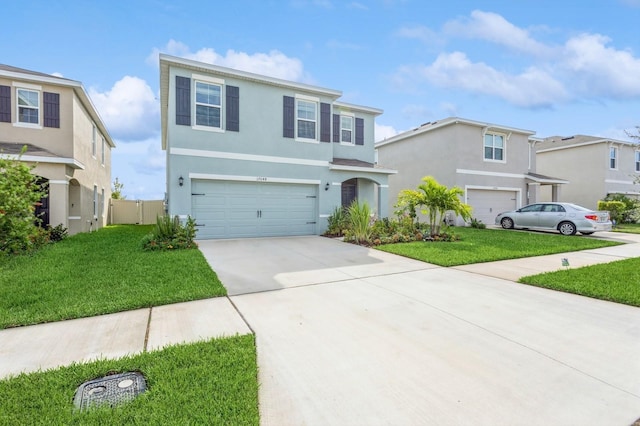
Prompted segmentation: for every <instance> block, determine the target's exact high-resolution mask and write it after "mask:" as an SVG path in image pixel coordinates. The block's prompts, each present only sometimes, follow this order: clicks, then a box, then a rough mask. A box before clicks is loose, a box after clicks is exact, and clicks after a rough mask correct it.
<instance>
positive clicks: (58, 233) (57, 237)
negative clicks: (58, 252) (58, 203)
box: [47, 223, 68, 243]
mask: <svg viewBox="0 0 640 426" xmlns="http://www.w3.org/2000/svg"><path fill="white" fill-rule="evenodd" d="M47 232H48V233H49V241H50V242H52V243H55V242H58V241H62V240H64V239H65V238H67V235H68V230H67V228H65V227H64V226H63V225H62V224H61V223H60V224H58V225H56V226H54V227H51V225H49V227H48V229H47Z"/></svg>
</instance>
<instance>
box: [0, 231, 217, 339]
mask: <svg viewBox="0 0 640 426" xmlns="http://www.w3.org/2000/svg"><path fill="white" fill-rule="evenodd" d="M151 229H152V228H151V227H150V226H140V225H137V226H136V225H119V226H109V227H106V228H102V229H100V230H98V231H96V232H93V233H84V234H78V235H74V236H72V237H69V238H67V239H65V240H63V241H60V242H58V243H55V244H51V245H48V246H46V247H44V248H43V249H42V250H40V251H38V252H36V253H35V254H33V255H31V256H18V257H11V258H10V257H2V258H0V329H2V328H7V327H14V326H20V325H29V324H37V323H42V322H50V321H58V320H65V319H72V318H81V317H88V316H93V315H100V314H106V313H113V312H120V311H125V310H131V309H137V308H143V307H149V306H158V305H164V304H169V303H176V302H185V301H190V300H197V299H204V298H208V297H215V296H222V295H225V294H226V289H225V288H224V286H223V285H222V284H221V283H220V280H219V279H218V277H217V276H216V274H215V272H213V271H212V270H211V268H210V266H209V264H208V263H207V261H206V260H205V258H204V256H203V255H202V253H201V252H200V251H199V250H177V251H154V252H148V251H143V250H142V248H141V243H140V241H141V239H142V237H143V236H144V235H145V234H147V233H149V232H150V231H151Z"/></svg>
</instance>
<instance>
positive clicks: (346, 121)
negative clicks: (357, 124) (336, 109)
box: [340, 115, 354, 144]
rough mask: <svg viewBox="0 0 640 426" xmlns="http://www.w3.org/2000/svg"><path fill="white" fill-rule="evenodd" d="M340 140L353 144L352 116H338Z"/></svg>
mask: <svg viewBox="0 0 640 426" xmlns="http://www.w3.org/2000/svg"><path fill="white" fill-rule="evenodd" d="M340 142H344V143H349V144H353V142H354V140H353V117H350V116H347V115H341V116H340Z"/></svg>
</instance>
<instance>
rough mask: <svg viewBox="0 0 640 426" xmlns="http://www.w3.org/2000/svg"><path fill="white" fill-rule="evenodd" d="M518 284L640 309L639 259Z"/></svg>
mask: <svg viewBox="0 0 640 426" xmlns="http://www.w3.org/2000/svg"><path fill="white" fill-rule="evenodd" d="M518 282H520V283H524V284H531V285H535V286H538V287H544V288H550V289H553V290H559V291H564V292H567V293H575V294H580V295H582V296H587V297H593V298H595V299H601V300H609V301H611V302H618V303H624V304H626V305H632V306H640V258H637V257H635V258H631V259H625V260H620V261H617V262H611V263H605V264H600V265H592V266H584V267H582V268H577V269H567V270H560V271H556V272H546V273H543V274H538V275H531V276H528V277H522V278H520V280H518Z"/></svg>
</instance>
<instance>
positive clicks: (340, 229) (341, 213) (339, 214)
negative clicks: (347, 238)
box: [324, 206, 349, 237]
mask: <svg viewBox="0 0 640 426" xmlns="http://www.w3.org/2000/svg"><path fill="white" fill-rule="evenodd" d="M348 229H349V213H348V211H347V209H345V208H344V207H342V206H338V207H336V208H335V209H333V213H332V214H331V216H329V218H328V219H327V230H326V231H325V233H324V235H326V236H328V237H343V236H344V234H345V233H346V231H347V230H348Z"/></svg>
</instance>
